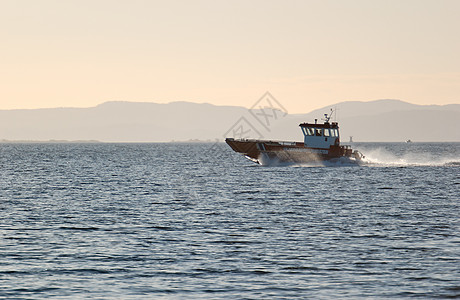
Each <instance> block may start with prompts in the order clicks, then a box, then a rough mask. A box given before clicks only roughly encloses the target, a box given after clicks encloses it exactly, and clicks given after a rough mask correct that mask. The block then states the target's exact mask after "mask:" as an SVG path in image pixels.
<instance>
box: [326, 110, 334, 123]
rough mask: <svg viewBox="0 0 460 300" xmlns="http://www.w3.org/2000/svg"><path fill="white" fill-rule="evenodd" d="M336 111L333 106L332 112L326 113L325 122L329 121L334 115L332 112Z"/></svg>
mask: <svg viewBox="0 0 460 300" xmlns="http://www.w3.org/2000/svg"><path fill="white" fill-rule="evenodd" d="M333 113H334V110H333V109H332V108H331V113H330V114H324V119H323V120H324V123H329V120H330V119H331V117H332V114H333Z"/></svg>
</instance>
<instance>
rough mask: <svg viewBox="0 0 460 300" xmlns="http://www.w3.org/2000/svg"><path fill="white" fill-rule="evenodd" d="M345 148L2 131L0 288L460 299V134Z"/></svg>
mask: <svg viewBox="0 0 460 300" xmlns="http://www.w3.org/2000/svg"><path fill="white" fill-rule="evenodd" d="M353 147H354V148H357V149H359V150H360V151H361V152H363V153H364V155H366V162H365V164H363V165H361V166H356V165H347V164H345V165H343V164H340V163H338V164H337V165H328V166H324V167H321V166H314V167H313V166H295V165H294V166H282V167H280V166H278V167H273V166H272V167H262V166H259V165H256V164H254V163H252V162H250V161H248V160H246V159H245V158H244V157H242V156H240V155H238V154H236V153H234V152H232V151H231V149H230V148H229V147H228V146H226V145H224V144H216V145H211V144H0V216H1V224H0V241H1V243H0V297H2V298H8V299H42V298H59V299H65V298H68V299H74V298H85V299H91V298H95V299H96V298H97V299H140V298H141V299H142V298H145V299H152V298H155V299H161V298H165V299H171V298H181V299H190V298H192V299H193V298H206V299H221V298H226V299H229V298H230V299H280V298H286V299H291V298H338V297H341V298H350V297H352V298H404V297H422V298H449V297H460V226H459V225H460V218H459V215H460V209H459V208H460V204H459V200H460V144H458V143H450V144H449V143H446V144H422V143H412V144H371V143H368V144H354V145H353Z"/></svg>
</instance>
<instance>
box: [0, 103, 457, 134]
mask: <svg viewBox="0 0 460 300" xmlns="http://www.w3.org/2000/svg"><path fill="white" fill-rule="evenodd" d="M330 108H337V116H336V117H337V119H338V121H339V125H340V127H341V135H342V140H343V141H348V137H349V136H353V139H354V140H355V141H405V140H407V139H411V140H412V141H460V130H458V128H460V104H450V105H443V106H438V105H428V106H424V105H415V104H410V103H407V102H403V101H399V100H376V101H370V102H356V101H350V102H341V103H337V104H335V105H332V106H327V107H324V108H322V109H317V110H315V111H312V112H310V113H307V114H290V115H289V114H288V115H285V116H283V114H281V113H276V112H274V113H273V114H274V115H273V116H269V117H270V118H269V117H267V115H266V114H264V111H261V110H254V111H251V112H252V114H251V113H250V111H249V110H248V109H246V108H244V107H238V106H216V105H211V104H197V103H191V102H172V103H168V104H157V103H138V102H106V103H103V104H101V105H98V106H96V107H90V108H50V109H31V110H0V141H1V140H2V139H3V140H42V141H46V140H70V141H71V140H99V141H105V142H168V141H173V140H174V141H187V140H203V141H205V140H212V141H214V140H216V139H218V140H220V141H223V139H224V136H235V135H236V136H235V137H238V134H239V133H244V135H245V137H253V138H266V139H282V140H288V141H289V140H297V141H301V140H302V133H301V131H300V129H299V127H298V125H299V123H302V122H314V119H315V118H316V119H318V122H322V121H321V118H322V117H323V115H324V113H328V112H329V110H330ZM275 115H276V116H275ZM265 121H267V122H269V124H268V123H264V122H265ZM264 125H265V126H264Z"/></svg>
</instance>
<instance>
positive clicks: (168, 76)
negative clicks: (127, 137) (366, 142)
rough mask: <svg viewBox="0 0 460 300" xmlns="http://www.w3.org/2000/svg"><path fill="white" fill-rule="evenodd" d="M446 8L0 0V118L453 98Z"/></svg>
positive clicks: (454, 27) (457, 58)
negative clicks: (71, 110) (143, 108)
mask: <svg viewBox="0 0 460 300" xmlns="http://www.w3.org/2000/svg"><path fill="white" fill-rule="evenodd" d="M459 15H460V1H457V0H381V1H377V0H375V1H369V0H318V1H316V0H301V1H296V0H279V1H278V0H263V1H262V0H232V1H230V0H229V1H223V0H184V1H178V0H167V1H155V0H129V1H128V0H126V1H121V0H75V1H73V0H40V1H36V0H0V109H24V108H26V109H32V108H48V107H91V106H96V105H98V104H100V103H103V102H106V101H138V102H156V103H168V102H172V101H191V102H198V103H204V102H206V103H211V104H215V105H239V106H244V107H251V106H252V104H253V103H254V102H256V101H257V100H258V99H259V98H260V97H261V96H262V95H263V94H264V93H265V92H266V91H269V92H270V93H271V94H272V95H273V96H274V97H275V98H276V99H277V100H278V101H279V102H280V103H281V104H282V105H283V106H284V107H285V108H286V109H287V111H288V112H289V113H306V112H309V111H311V110H313V109H316V108H320V107H323V106H326V105H329V104H334V103H337V102H341V101H371V100H376V99H400V100H403V101H407V102H410V103H415V104H423V105H427V104H439V105H442V104H450V103H460V55H459V53H460V18H459V17H458V16H459Z"/></svg>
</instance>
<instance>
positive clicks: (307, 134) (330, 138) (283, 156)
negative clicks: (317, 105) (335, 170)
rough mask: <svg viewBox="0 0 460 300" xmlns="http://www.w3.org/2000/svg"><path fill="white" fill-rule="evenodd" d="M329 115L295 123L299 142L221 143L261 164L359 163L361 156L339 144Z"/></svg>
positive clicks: (335, 127)
mask: <svg viewBox="0 0 460 300" xmlns="http://www.w3.org/2000/svg"><path fill="white" fill-rule="evenodd" d="M331 115H332V110H331V114H329V115H328V114H325V115H324V116H325V118H324V123H323V124H319V123H318V122H317V119H315V123H302V124H299V126H300V128H301V130H302V133H303V135H304V141H303V142H285V141H271V140H256V139H235V138H226V139H225V142H226V143H227V144H228V145H229V146H230V147H231V148H232V149H233V150H234V151H235V152H238V153H241V154H243V155H244V156H245V157H246V158H248V159H250V160H252V161H253V162H256V163H258V164H261V165H266V164H269V163H270V162H273V161H275V162H282V163H284V162H287V163H312V162H323V161H334V160H339V159H343V158H344V159H349V160H352V161H355V162H360V161H361V160H362V159H363V158H364V156H363V155H362V154H361V153H360V152H359V151H357V150H353V149H351V147H350V146H348V145H341V144H340V133H339V125H338V123H337V122H329V121H330V118H331Z"/></svg>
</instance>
